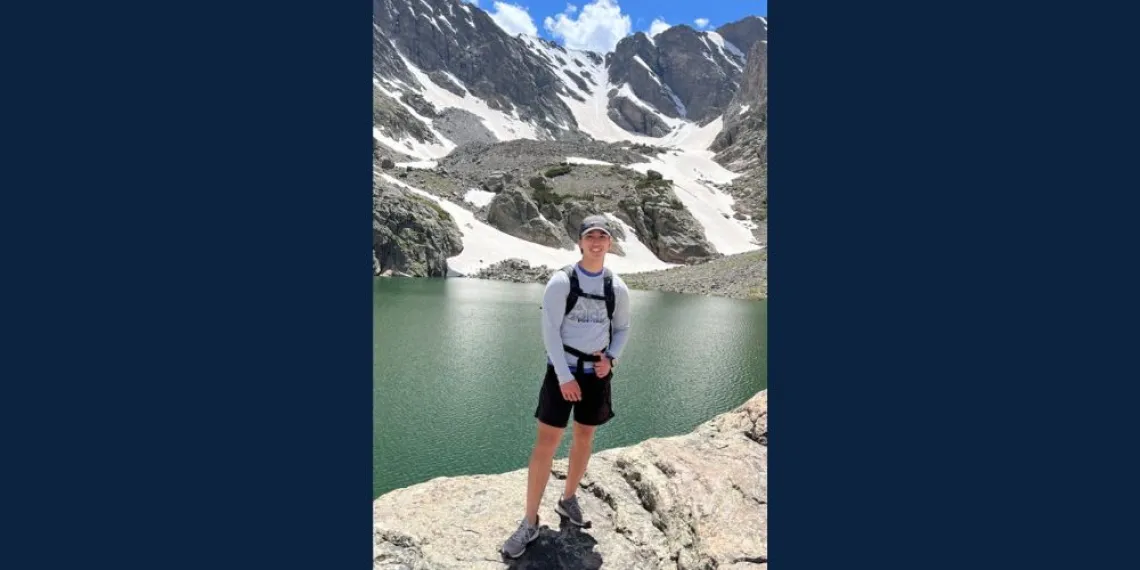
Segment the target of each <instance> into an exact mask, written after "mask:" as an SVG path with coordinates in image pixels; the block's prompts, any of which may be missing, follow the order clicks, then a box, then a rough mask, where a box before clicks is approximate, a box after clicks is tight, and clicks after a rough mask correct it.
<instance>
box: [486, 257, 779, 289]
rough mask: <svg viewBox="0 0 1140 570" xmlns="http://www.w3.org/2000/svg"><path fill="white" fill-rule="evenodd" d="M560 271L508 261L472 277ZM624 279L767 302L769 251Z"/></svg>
mask: <svg viewBox="0 0 1140 570" xmlns="http://www.w3.org/2000/svg"><path fill="white" fill-rule="evenodd" d="M557 269H558V268H552V267H546V266H544V265H540V266H538V267H532V266H531V265H530V264H529V263H527V262H526V261H524V260H522V259H507V260H504V261H501V262H499V263H496V264H494V265H490V266H488V267H486V268H484V269H482V270H481V271H479V272H478V273H475V274H472V275H471V276H470V278H472V279H489V280H493V281H508V282H511V283H541V284H545V283H546V282H547V280H548V279H550V275H551V274H552V273H553V272H554V271H556V270H557ZM621 278H622V280H623V281H625V283H626V285H628V286H629V287H630V288H631V289H641V290H648V291H663V292H667V293H681V294H685V295H710V296H715V297H728V298H732V299H748V300H760V299H767V298H768V252H767V251H766V250H761V251H751V252H747V253H741V254H737V255H727V256H724V257H720V258H717V259H713V260H711V261H706V262H704V263H698V264H696V265H685V266H681V267H674V268H671V269H663V270H660V271H650V272H646V273H628V274H625V273H623V274H621Z"/></svg>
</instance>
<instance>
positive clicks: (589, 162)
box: [566, 156, 614, 166]
mask: <svg viewBox="0 0 1140 570" xmlns="http://www.w3.org/2000/svg"><path fill="white" fill-rule="evenodd" d="M566 162H568V163H570V164H581V165H585V166H613V165H614V163H612V162H606V161H604V160H594V159H592V158H582V157H578V156H568V157H566Z"/></svg>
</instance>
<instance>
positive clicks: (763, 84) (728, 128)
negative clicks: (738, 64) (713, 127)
mask: <svg viewBox="0 0 1140 570" xmlns="http://www.w3.org/2000/svg"><path fill="white" fill-rule="evenodd" d="M724 115H725V117H724V128H723V130H721V132H720V134H718V135H717V137H716V139H715V140H714V141H713V144H712V146H711V147H709V148H710V149H711V150H713V151H714V152H717V156H716V160H717V162H720V163H721V164H723V165H725V167H726V168H729V169H730V170H734V171H737V172H740V171H745V170H749V169H752V168H756V167H759V166H760V165H761V163H762V162H763V163H765V164H766V162H767V160H766V157H767V154H768V153H767V150H768V149H767V143H768V44H767V43H764V42H756V43H755V44H753V45H752V50H751V51H750V52H749V53H748V66H747V67H746V69H745V71H744V76H743V79H742V81H741V85H740V90H739V91H737V92H736V95H735V96H734V97H733V99H732V102H731V103H730V104H729V105H728V110H727V111H726V112H725V114H724Z"/></svg>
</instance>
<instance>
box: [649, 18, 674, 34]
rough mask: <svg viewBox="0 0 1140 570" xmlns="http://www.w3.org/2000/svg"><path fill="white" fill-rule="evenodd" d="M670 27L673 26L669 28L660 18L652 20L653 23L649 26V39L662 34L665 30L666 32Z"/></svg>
mask: <svg viewBox="0 0 1140 570" xmlns="http://www.w3.org/2000/svg"><path fill="white" fill-rule="evenodd" d="M672 27H673V26H670V25H669V23H668V22H666V21H665V20H662V19H661V18H654V19H653V23H652V24H649V37H653V36H656V35H657V34H660V33H661V32H664V31H665V30H668V29H669V28H672Z"/></svg>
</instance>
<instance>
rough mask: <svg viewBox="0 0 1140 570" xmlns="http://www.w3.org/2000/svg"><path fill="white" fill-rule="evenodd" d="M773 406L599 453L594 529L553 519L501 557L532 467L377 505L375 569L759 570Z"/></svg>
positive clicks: (415, 491)
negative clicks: (521, 547)
mask: <svg viewBox="0 0 1140 570" xmlns="http://www.w3.org/2000/svg"><path fill="white" fill-rule="evenodd" d="M767 409H768V399H767V392H761V393H759V394H757V395H756V396H754V397H753V398H752V399H751V400H749V401H748V402H747V403H745V404H744V405H742V406H740V407H739V408H737V409H736V410H733V411H731V412H729V413H726V414H723V415H721V416H718V417H716V418H714V419H713V420H711V421H709V422H707V423H705V424H702V425H700V426H698V427H697V429H696V430H694V431H693V432H692V433H690V434H687V435H683V436H678V437H670V438H661V439H652V440H649V441H646V442H643V443H640V444H638V445H635V446H632V447H626V448H619V449H610V450H606V451H602V452H600V453H596V454H595V455H594V456H593V457H592V458H591V460H590V465H589V468H588V470H587V472H586V476H585V477H584V478H583V480H582V483H581V485H580V486H579V492H578V497H579V502H580V503H581V505H582V508H583V511H584V513H585V515H586V518H587V519H588V520H589V521H590V526H589V528H584V529H578V528H577V527H574V526H573V525H570V524H569V523H568V522H567V521H565V520H564V519H562V518H561V517H560V516H559V515H557V514H556V513H555V512H554V509H553V503H554V501H556V500H557V497H558V494H559V493H560V492H561V490H562V486H563V484H564V483H563V481H564V479H565V477H566V461H565V460H558V461H556V462H555V466H554V469H553V476H552V477H551V478H550V483H549V485H548V487H547V489H546V493H545V495H544V498H543V503H542V507H541V508H540V510H539V524H540V525H541V526H543V527H544V528H543V529H542V532H541V535H540V537H539V538H538V539H537V540H536V541H534V542H533V543H531V545H530V547H529V548H528V550H527V552H526V553H525V554H523V555H522V556H521V557H520V558H519V559H517V560H511V559H505V558H503V556H502V555H501V554H500V553H499V548H500V547H501V546H502V543H503V541H504V540H506V538H507V537H508V536H509V535H510V533H511V532H512V531H513V530H514V529H515V527H516V526H517V525H518V522H519V520H521V518H522V515H523V513H524V510H525V502H526V500H525V494H526V470H525V469H523V470H518V471H512V472H510V473H506V474H501V475H480V476H469V477H454V478H438V479H434V480H432V481H428V482H426V483H422V484H419V485H415V486H412V487H408V488H405V489H400V490H397V491H393V492H391V493H388V494H386V495H384V496H381V497H380V498H378V499H376V501H374V503H373V508H372V512H373V531H372V533H373V562H372V567H373V569H374V570H381V569H384V570H395V569H416V570H492V569H501V568H516V569H528V570H581V569H591V570H595V569H599V568H615V569H622V570H626V569H629V570H665V569H668V570H697V569H704V570H708V569H714V568H715V569H717V570H760V569H763V568H766V567H767V561H768V538H767V536H768V523H767V511H768V477H767V471H768V448H767V445H768V421H767Z"/></svg>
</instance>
